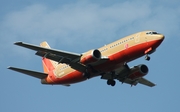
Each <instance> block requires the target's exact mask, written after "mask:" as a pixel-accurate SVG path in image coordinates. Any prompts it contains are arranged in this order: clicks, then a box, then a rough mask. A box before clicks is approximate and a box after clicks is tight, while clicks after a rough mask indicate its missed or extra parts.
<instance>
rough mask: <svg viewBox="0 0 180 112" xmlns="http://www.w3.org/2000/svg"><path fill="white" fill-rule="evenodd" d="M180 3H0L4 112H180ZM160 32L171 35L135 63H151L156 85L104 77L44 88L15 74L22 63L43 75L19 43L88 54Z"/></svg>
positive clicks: (38, 60)
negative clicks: (149, 32)
mask: <svg viewBox="0 0 180 112" xmlns="http://www.w3.org/2000/svg"><path fill="white" fill-rule="evenodd" d="M179 4H180V2H179V1H178V0H171V1H169V0H159V1H156V2H155V1H152V0H144V1H142V0H121V1H119V0H114V1H109V0H91V1H90V0H84V1H82V0H77V1H74V0H68V1H66V2H64V0H53V1H49V0H44V1H40V0H26V1H22V0H16V1H13V0H2V1H1V4H0V47H1V54H0V62H1V65H0V69H1V71H2V73H1V81H0V88H1V95H0V111H2V112H10V111H26V112H32V111H44V112H48V111H55V112H56V111H67V112H72V111H80V112H81V111H82V112H84V111H85V112H92V111H104V112H106V111H127V112H131V111H146V112H152V111H153V112H159V111H163V112H169V111H174V112H177V111H180V109H179V108H178V106H179V104H180V97H179V94H180V90H179V89H180V88H179V86H178V85H179V83H178V82H179V78H180V75H179V73H178V70H179V57H180V46H179V43H180V38H179V37H180V33H179V31H180V19H179V18H180V7H179ZM144 30H155V31H157V32H160V33H162V34H164V35H165V36H166V38H165V40H164V42H163V43H162V45H161V46H160V47H159V48H158V49H157V51H156V52H155V53H154V54H152V55H151V58H152V59H151V61H150V62H147V61H145V60H144V58H140V59H138V60H135V61H133V62H131V63H129V65H130V66H134V65H138V64H142V63H143V64H146V65H147V66H148V67H149V69H150V72H149V74H148V75H147V76H145V77H146V78H148V79H149V80H151V81H153V82H155V83H157V86H156V87H154V88H149V87H145V86H142V85H137V86H136V87H132V88H131V87H130V86H129V85H126V84H123V85H122V84H121V83H117V84H116V86H115V87H109V86H107V85H106V81H104V80H101V79H100V78H99V77H96V78H94V79H91V80H88V81H85V82H82V83H78V84H74V85H72V86H71V87H69V88H67V87H63V86H47V85H41V84H40V81H39V80H37V79H34V78H32V77H28V76H25V75H22V74H20V73H16V72H13V71H10V70H7V69H6V67H7V66H11V65H12V66H17V67H22V68H27V69H32V70H37V71H42V66H41V58H39V57H37V56H35V55H34V53H35V52H34V51H31V50H28V49H24V48H21V47H17V46H14V45H13V43H14V42H16V41H24V42H28V43H32V44H36V45H39V43H40V42H42V41H44V40H46V41H48V43H49V44H50V45H51V47H53V48H56V49H60V50H65V51H70V52H76V53H82V52H85V51H87V50H90V49H94V48H99V47H101V46H103V45H104V44H108V43H110V42H113V41H115V40H117V39H119V38H122V37H124V36H127V35H130V34H133V33H136V32H139V31H144Z"/></svg>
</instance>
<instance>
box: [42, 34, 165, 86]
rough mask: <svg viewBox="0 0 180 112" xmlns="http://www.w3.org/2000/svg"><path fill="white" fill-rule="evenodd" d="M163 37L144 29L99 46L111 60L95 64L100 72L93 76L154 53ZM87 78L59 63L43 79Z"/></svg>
mask: <svg viewBox="0 0 180 112" xmlns="http://www.w3.org/2000/svg"><path fill="white" fill-rule="evenodd" d="M163 39H164V35H162V34H159V33H157V32H154V31H143V32H139V33H135V34H132V35H129V36H126V37H124V38H122V39H119V40H117V41H115V42H113V43H110V44H108V45H105V46H103V47H101V48H99V49H98V50H99V51H100V52H101V54H102V57H108V58H109V60H108V61H106V62H104V63H101V64H98V65H94V66H93V69H95V70H98V71H99V73H93V72H92V73H91V78H92V77H95V76H99V75H100V73H102V72H109V71H113V70H115V69H117V68H118V67H120V66H122V65H123V64H124V63H128V62H130V61H132V60H135V59H137V58H139V57H142V56H144V55H147V54H151V53H153V52H154V51H155V50H156V48H157V47H158V46H159V45H160V44H161V42H162V41H163ZM47 61H48V60H47ZM47 63H48V62H47ZM86 79H87V78H85V77H84V76H83V73H82V72H79V71H77V70H74V69H72V68H71V67H70V66H69V65H66V64H58V63H57V64H56V66H55V67H54V69H52V71H50V73H49V75H48V77H47V78H46V79H43V80H42V83H47V84H72V83H77V82H80V81H84V80H86Z"/></svg>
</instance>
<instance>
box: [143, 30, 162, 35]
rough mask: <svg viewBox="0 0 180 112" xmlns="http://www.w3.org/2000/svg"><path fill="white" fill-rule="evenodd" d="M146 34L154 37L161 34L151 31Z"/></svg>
mask: <svg viewBox="0 0 180 112" xmlns="http://www.w3.org/2000/svg"><path fill="white" fill-rule="evenodd" d="M146 34H151V35H153V34H159V33H157V32H155V31H150V32H147V33H146Z"/></svg>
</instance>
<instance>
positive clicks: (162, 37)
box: [157, 34, 165, 41]
mask: <svg viewBox="0 0 180 112" xmlns="http://www.w3.org/2000/svg"><path fill="white" fill-rule="evenodd" d="M164 38H165V36H164V35H162V34H159V35H158V36H157V39H158V40H162V41H163V40H164Z"/></svg>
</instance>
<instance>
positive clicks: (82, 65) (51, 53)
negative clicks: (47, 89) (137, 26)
mask: <svg viewBox="0 0 180 112" xmlns="http://www.w3.org/2000/svg"><path fill="white" fill-rule="evenodd" d="M164 38H165V36H164V35H163V34H160V33H157V32H156V31H142V32H138V33H135V34H132V35H129V36H126V37H124V38H122V39H119V40H117V41H115V42H113V43H110V44H108V45H104V46H103V47H101V48H99V49H92V50H89V51H87V52H85V53H82V54H79V53H72V52H67V51H63V50H57V49H51V48H50V46H49V45H48V43H47V42H46V41H44V42H42V43H41V44H40V46H36V45H32V44H28V43H24V42H15V43H14V44H15V45H18V46H21V47H25V48H28V49H31V50H34V51H36V55H38V56H40V57H42V64H43V69H44V72H37V71H32V70H26V69H22V68H17V67H8V69H11V70H13V71H16V72H20V73H23V74H26V75H29V76H32V77H35V78H38V79H40V80H41V83H42V84H49V85H64V86H70V85H71V84H74V83H78V82H81V81H85V80H87V79H91V78H93V77H96V76H100V77H101V79H104V80H107V84H108V85H110V86H115V84H116V81H115V80H118V81H119V82H122V83H126V84H130V85H131V86H136V85H137V84H138V83H140V84H143V85H146V86H149V87H153V86H155V84H154V83H153V82H151V81H149V80H147V79H145V78H144V76H145V75H147V74H148V71H149V69H148V67H147V66H146V65H145V64H139V65H136V66H133V67H131V68H130V67H129V66H128V65H127V63H128V62H130V61H133V60H135V59H137V58H140V57H142V56H145V60H147V61H149V60H150V56H149V55H150V54H152V53H154V52H155V51H156V48H157V47H158V46H159V45H160V44H161V43H162V41H163V40H164Z"/></svg>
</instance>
